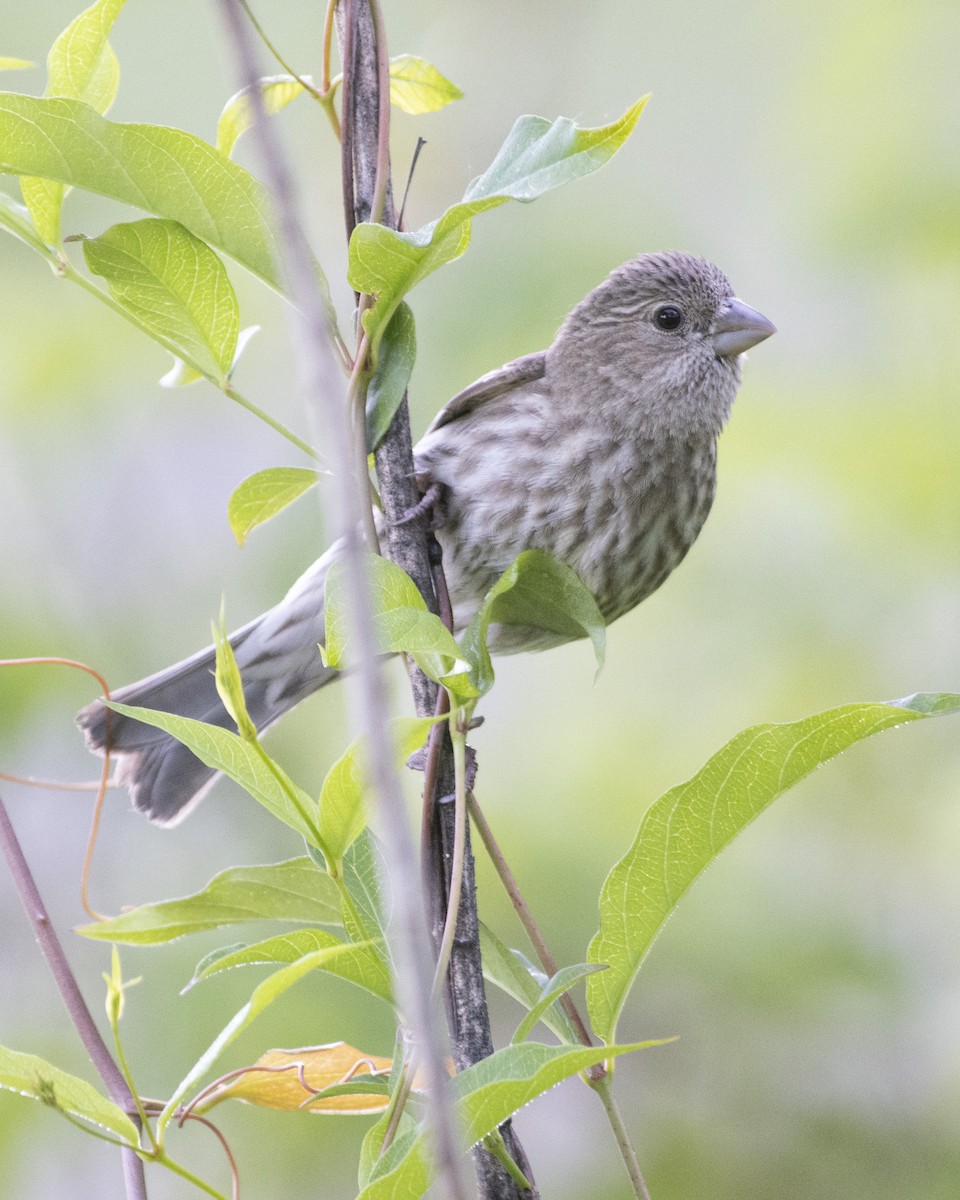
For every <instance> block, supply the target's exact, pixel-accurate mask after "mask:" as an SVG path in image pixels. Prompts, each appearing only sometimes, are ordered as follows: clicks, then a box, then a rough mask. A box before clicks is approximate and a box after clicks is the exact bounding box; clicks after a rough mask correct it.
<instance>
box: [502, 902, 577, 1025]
mask: <svg viewBox="0 0 960 1200" xmlns="http://www.w3.org/2000/svg"><path fill="white" fill-rule="evenodd" d="M480 961H481V963H482V964H483V977H484V979H486V980H487V981H488V982H489V983H492V984H494V985H495V986H496V987H498V988H500V990H501V991H503V992H506V994H507V995H508V996H512V997H513V998H514V1000H516V1001H518V1002H519V1003H520V1004H522V1005H523V1007H524V1008H526V1009H528V1010H529V1009H533V1008H535V1007H536V1005H537V1004H538V1003H539V1002H540V998H541V997H542V995H543V986H544V984H545V983H546V982H547V980H546V977H545V976H544V975H543V973H542V972H541V971H537V970H536V969H535V968H534V967H533V966H532V965H531V964H530V963H528V962H527V960H526V959H525V958H524V956H523V955H522V954H521V953H520V952H519V951H518V950H511V949H509V948H508V947H507V946H506V945H505V944H504V943H503V942H501V940H500V939H499V938H498V937H497V935H496V934H495V933H494V932H493V930H492V929H489V928H488V927H487V926H486V925H484V923H483V922H482V921H481V922H480ZM540 1020H542V1021H543V1023H544V1025H546V1027H547V1028H548V1029H549V1030H550V1031H551V1032H552V1033H555V1034H556V1035H557V1037H558V1038H559V1039H560V1040H561V1042H567V1043H569V1044H571V1045H574V1044H576V1043H577V1041H578V1038H577V1035H576V1032H575V1030H574V1029H573V1026H572V1025H571V1024H570V1019H569V1017H568V1016H567V1014H566V1013H565V1012H564V1011H563V1009H562V1008H560V1007H559V1006H556V1007H553V1008H550V1007H548V1008H546V1009H545V1010H544V1011H543V1012H542V1014H541V1016H540Z"/></svg>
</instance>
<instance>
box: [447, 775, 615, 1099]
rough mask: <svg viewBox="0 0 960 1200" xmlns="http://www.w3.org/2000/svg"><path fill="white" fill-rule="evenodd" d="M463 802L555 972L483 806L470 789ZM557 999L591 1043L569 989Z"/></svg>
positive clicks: (599, 1071) (552, 970) (599, 1070)
mask: <svg viewBox="0 0 960 1200" xmlns="http://www.w3.org/2000/svg"><path fill="white" fill-rule="evenodd" d="M467 805H468V807H469V809H470V816H471V817H472V818H473V823H474V825H476V827H477V832H478V833H479V834H480V840H481V841H482V842H483V845H484V849H485V850H486V852H487V854H488V855H489V857H490V861H491V862H492V863H493V867H494V870H495V871H496V872H497V875H498V877H499V879H500V882H501V883H502V884H503V887H504V891H505V892H506V893H507V895H508V896H509V897H510V903H511V904H512V905H513V909H514V912H515V913H516V914H517V916H518V917H519V918H520V924H521V925H522V926H523V928H524V930H525V932H526V934H527V937H528V938H529V939H530V943H531V945H532V946H533V948H534V951H535V952H536V955H537V958H538V959H539V960H540V965H541V966H542V967H543V969H544V971H546V973H547V974H548V975H550V976H551V977H552V976H554V975H556V973H557V962H556V959H555V958H554V957H553V955H552V954H551V952H550V948H549V946H548V945H547V943H546V941H545V940H544V937H543V934H542V933H541V932H540V926H539V925H538V924H537V922H536V920H535V919H534V916H533V913H532V912H531V911H530V909H529V907H528V906H527V902H526V900H524V898H523V893H522V892H521V891H520V888H519V886H518V884H517V881H516V878H515V877H514V874H513V872H512V871H511V870H510V866H509V864H508V863H507V860H506V858H504V855H503V851H502V850H501V849H500V846H499V845H498V843H497V840H496V838H495V837H494V836H493V830H492V829H491V828H490V826H489V825H488V824H487V818H486V817H485V816H484V815H483V810H482V809H481V808H480V805H479V804H478V803H477V799H476V797H475V796H474V794H473V793H472V792H471V793H470V794H469V795H468V796H467ZM560 1003H561V1004H562V1005H563V1007H564V1010H565V1011H566V1014H567V1016H568V1017H569V1018H570V1020H571V1022H572V1023H573V1027H574V1029H576V1031H577V1036H578V1037H579V1039H580V1041H581V1042H583V1044H584V1045H585V1046H592V1045H593V1041H592V1039H591V1037H590V1034H589V1032H588V1030H587V1027H586V1024H585V1023H584V1020H583V1018H582V1017H581V1016H580V1013H579V1012H578V1011H577V1006H576V1005H575V1004H574V1002H573V998H572V997H571V996H570V994H569V992H564V993H563V995H562V996H561V997H560ZM590 1071H591V1072H594V1074H590V1072H588V1074H590V1078H591V1081H593V1080H595V1079H599V1078H601V1077H602V1075H603V1074H605V1069H604V1068H603V1067H602V1066H597V1067H592V1068H591V1069H590Z"/></svg>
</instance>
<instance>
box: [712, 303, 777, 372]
mask: <svg viewBox="0 0 960 1200" xmlns="http://www.w3.org/2000/svg"><path fill="white" fill-rule="evenodd" d="M776 332H777V328H776V326H775V325H774V324H773V322H772V321H768V320H767V318H766V317H765V316H764V315H763V313H758V312H757V310H756V309H755V308H751V307H750V305H749V304H744V302H743V301H742V300H738V299H737V298H736V297H735V296H734V297H733V299H732V300H728V301H727V303H726V304H725V305H724V306H723V308H721V310H720V312H719V315H718V316H717V319H716V321H714V323H713V329H712V331H711V333H710V337H711V340H712V341H713V345H714V349H715V350H716V352H717V358H736V356H737V355H738V354H743V352H744V351H745V350H749V349H750V347H751V346H755V345H756V344H757V342H762V341H763V339H764V338H768V337H769V336H770V334H771V333H776Z"/></svg>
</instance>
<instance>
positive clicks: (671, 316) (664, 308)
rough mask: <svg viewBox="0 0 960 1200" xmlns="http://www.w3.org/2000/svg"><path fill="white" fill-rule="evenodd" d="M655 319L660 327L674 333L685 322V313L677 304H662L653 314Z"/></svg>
mask: <svg viewBox="0 0 960 1200" xmlns="http://www.w3.org/2000/svg"><path fill="white" fill-rule="evenodd" d="M653 319H654V322H655V323H656V326H657V328H658V329H665V330H666V331H667V332H668V333H672V332H673V330H675V329H679V328H680V326H681V325H682V324H683V313H682V312H681V310H680V309H679V308H677V306H676V305H675V304H662V305H661V306H660V307H659V308H658V309H657V311H656V312H655V313H654V314H653Z"/></svg>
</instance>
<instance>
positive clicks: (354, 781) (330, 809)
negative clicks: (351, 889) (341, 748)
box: [319, 717, 434, 863]
mask: <svg viewBox="0 0 960 1200" xmlns="http://www.w3.org/2000/svg"><path fill="white" fill-rule="evenodd" d="M433 724H434V719H433V718H432V717H401V718H399V719H398V720H396V721H391V722H390V726H389V735H390V737H391V738H392V739H393V747H394V757H395V760H396V764H397V769H398V770H399V769H400V768H401V767H402V766H403V764H404V763H405V762H406V761H407V759H408V758H409V757H410V755H411V754H413V752H414V751H415V750H419V749H420V747H421V746H422V745H423V744H424V742H425V741H426V740H427V738H428V736H429V734H430V729H431V727H432V726H433ZM363 758H364V739H363V738H358V739H357V740H356V741H355V742H354V743H353V744H352V745H351V746H350V747H349V748H348V749H347V751H346V753H345V754H344V755H343V756H342V757H341V758H339V759H338V760H337V761H336V762H335V763H334V764H333V766H332V767H331V768H330V770H329V772H328V773H327V777H326V778H325V779H324V781H323V788H322V790H321V792H320V821H319V826H320V834H321V837H322V838H323V844H324V845H325V846H326V847H327V851H328V852H329V854H330V855H331V857H332V858H333V860H334V861H336V862H337V863H339V862H340V861H341V860H342V858H343V856H344V854H345V853H346V851H347V848H348V847H349V846H351V845H352V844H353V842H355V841H356V839H357V838H358V837H359V836H360V834H361V833H362V832H363V830H364V829H365V827H366V824H367V812H366V806H365V804H364V792H365V781H364V775H363Z"/></svg>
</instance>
